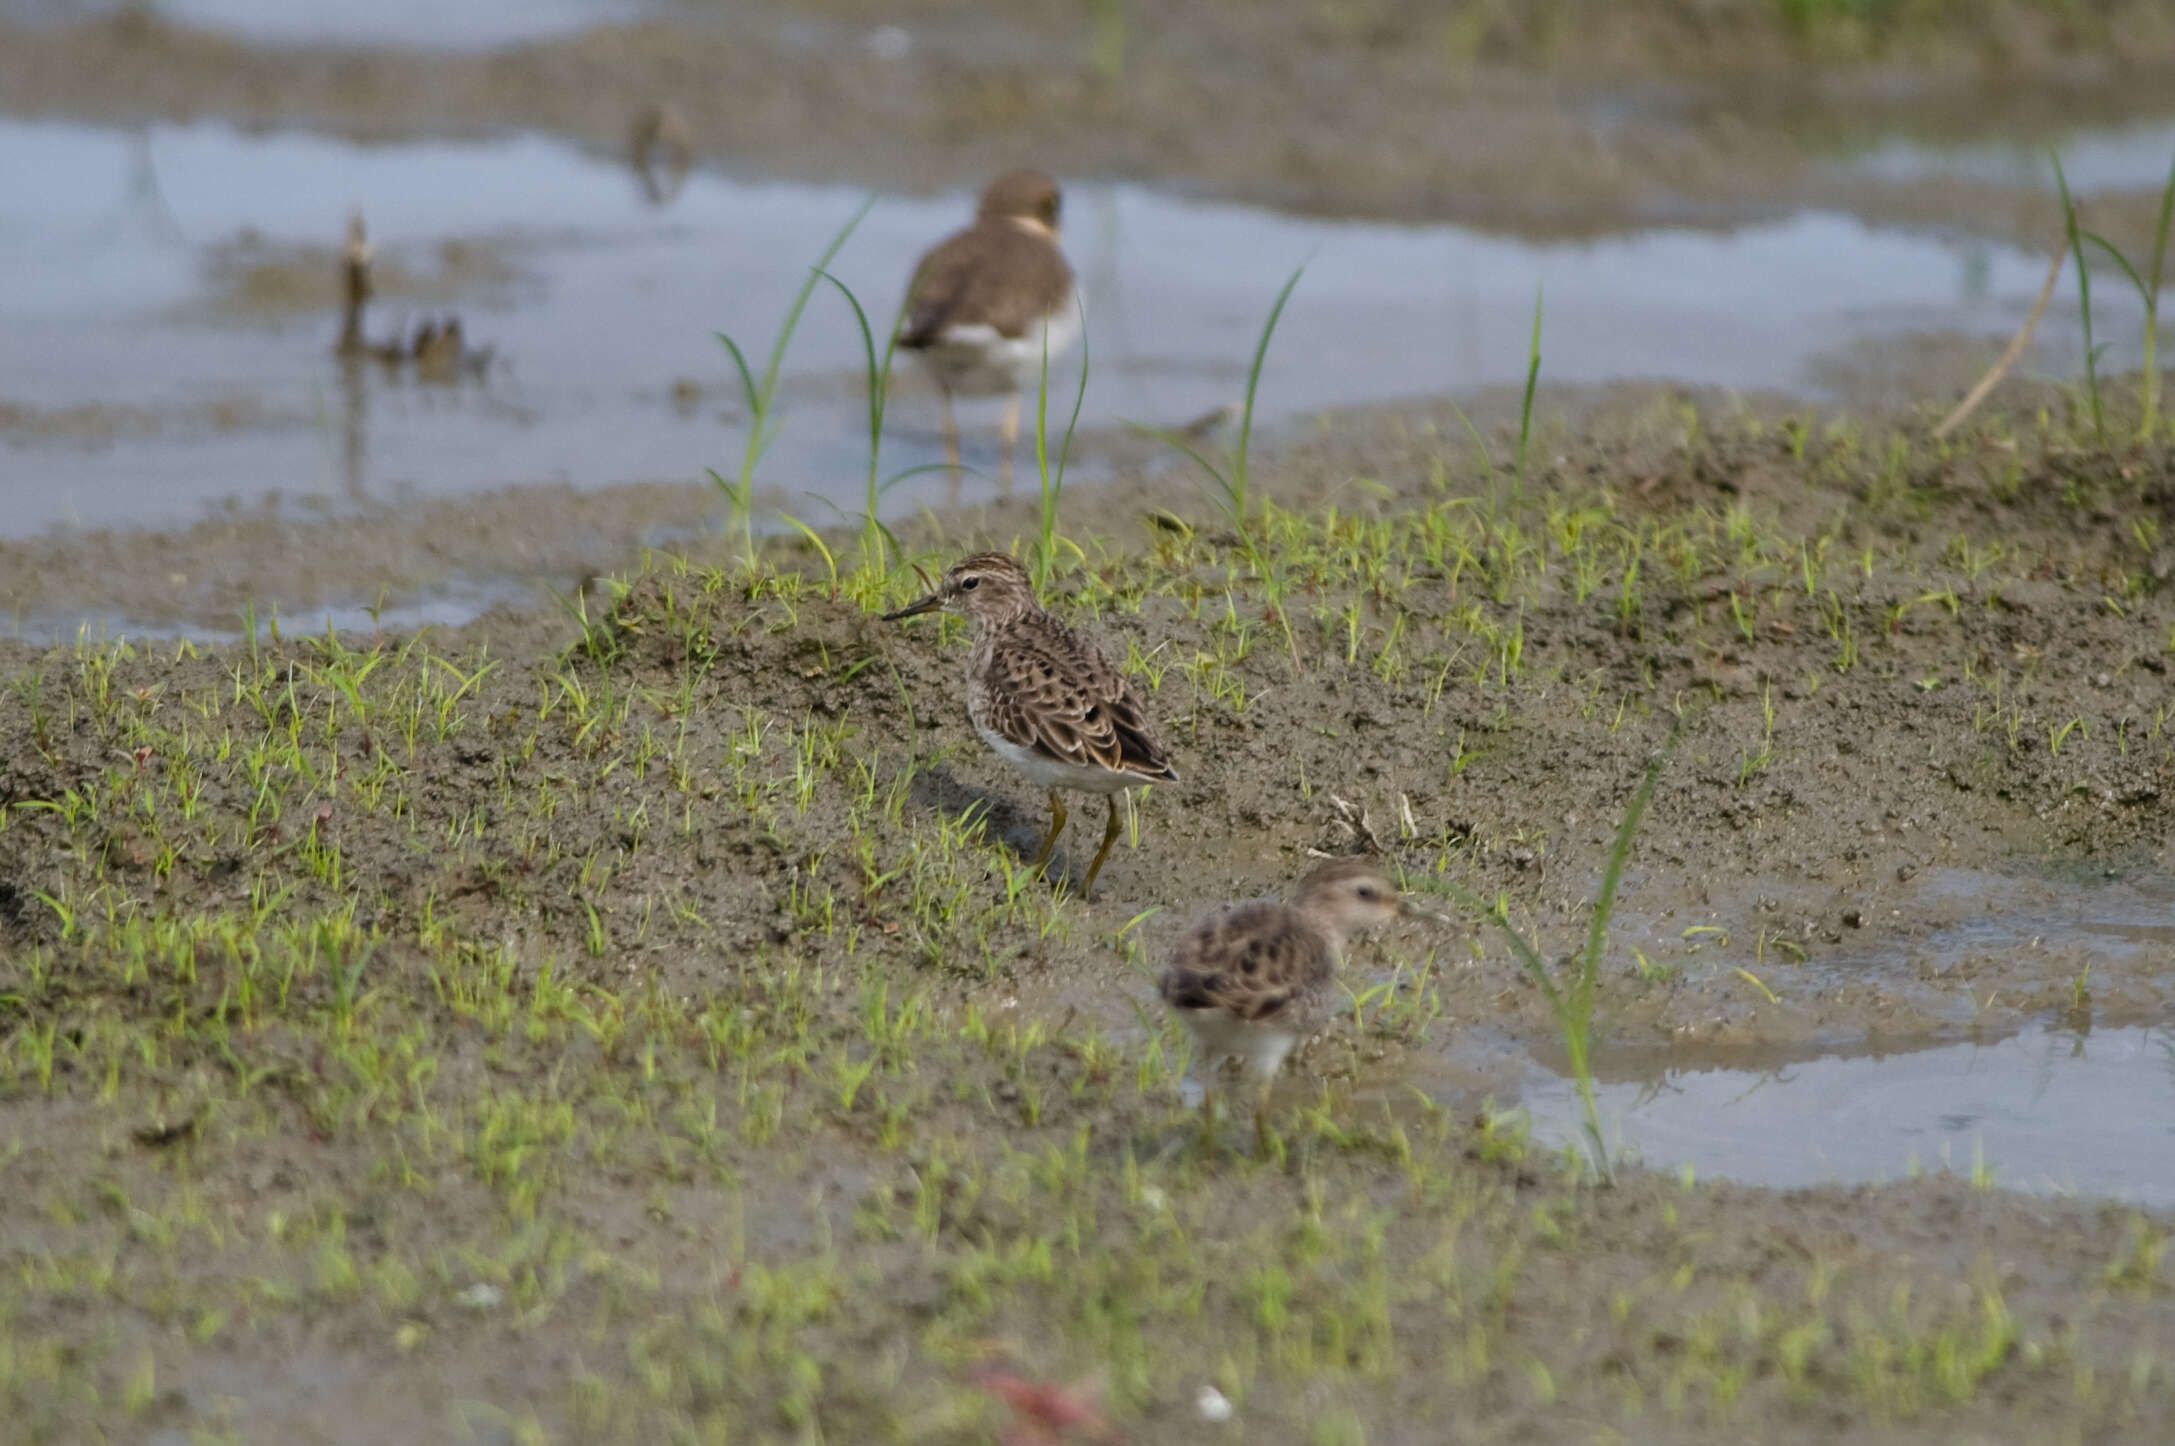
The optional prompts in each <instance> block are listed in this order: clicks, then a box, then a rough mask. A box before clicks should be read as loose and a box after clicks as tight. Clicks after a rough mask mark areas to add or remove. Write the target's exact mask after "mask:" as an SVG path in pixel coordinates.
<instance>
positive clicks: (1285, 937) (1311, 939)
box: [1162, 858, 1405, 1150]
mask: <svg viewBox="0 0 2175 1446" xmlns="http://www.w3.org/2000/svg"><path fill="white" fill-rule="evenodd" d="M1404 908H1405V902H1404V900H1403V898H1402V897H1401V896H1400V895H1399V893H1398V892H1397V888H1396V886H1395V885H1394V884H1392V883H1391V882H1390V881H1389V879H1388V878H1387V877H1385V876H1384V874H1383V872H1382V869H1381V867H1380V866H1379V865H1377V864H1376V863H1374V862H1373V861H1372V860H1370V859H1364V858H1342V859H1331V860H1330V861H1329V862H1327V863H1325V864H1322V865H1321V866H1320V867H1318V868H1316V869H1315V870H1314V871H1313V872H1312V873H1310V874H1308V875H1307V876H1306V877H1305V878H1304V879H1301V880H1300V881H1299V892H1298V896H1297V898H1296V899H1295V900H1294V901H1293V902H1291V903H1289V904H1285V903H1279V902H1277V901H1276V900H1273V899H1255V900H1252V901H1251V902H1248V903H1243V904H1225V905H1223V906H1222V907H1220V908H1217V909H1213V910H1211V911H1210V912H1209V913H1207V914H1204V915H1203V916H1202V917H1201V919H1200V920H1199V922H1197V923H1196V924H1194V926H1193V927H1192V928H1191V929H1189V930H1187V931H1186V935H1185V937H1184V938H1182V939H1180V940H1179V941H1178V947H1177V948H1176V949H1175V950H1173V951H1172V954H1171V962H1170V964H1169V966H1168V967H1166V968H1165V969H1164V971H1163V985H1162V994H1163V1002H1164V1003H1166V1004H1168V1005H1170V1007H1171V1008H1172V1009H1173V1010H1175V1011H1177V1014H1178V1017H1179V1018H1180V1019H1182V1020H1184V1021H1185V1024H1186V1028H1187V1029H1188V1030H1190V1031H1191V1032H1192V1034H1193V1038H1194V1042H1195V1045H1196V1046H1197V1048H1198V1050H1199V1056H1200V1057H1199V1060H1198V1063H1199V1066H1200V1070H1201V1084H1202V1087H1203V1095H1202V1098H1201V1120H1202V1127H1203V1129H1204V1130H1205V1131H1206V1132H1207V1133H1206V1138H1208V1139H1210V1140H1213V1139H1214V1138H1215V1128H1216V1114H1215V1103H1216V1090H1215V1084H1214V1081H1215V1076H1216V1072H1217V1070H1218V1069H1219V1068H1220V1067H1221V1066H1222V1064H1223V1062H1224V1060H1226V1059H1236V1060H1238V1062H1239V1066H1240V1070H1241V1072H1242V1073H1243V1074H1244V1075H1245V1077H1246V1079H1247V1081H1248V1082H1249V1083H1251V1084H1252V1086H1253V1089H1254V1138H1255V1141H1256V1143H1257V1145H1258V1146H1260V1147H1261V1148H1263V1149H1264V1150H1266V1147H1267V1144H1268V1107H1269V1084H1270V1082H1271V1081H1272V1080H1274V1079H1275V1078H1276V1072H1277V1070H1278V1069H1279V1068H1281V1067H1282V1065H1283V1063H1284V1057H1285V1056H1286V1055H1288V1054H1290V1053H1291V1051H1292V1048H1293V1046H1295V1045H1297V1044H1298V1043H1299V1042H1300V1041H1301V1040H1303V1039H1305V1038H1306V1037H1307V1036H1309V1035H1311V1034H1312V1033H1314V1031H1315V1030H1317V1029H1320V1028H1321V1027H1322V1025H1323V1023H1324V1022H1325V1021H1327V1019H1328V1018H1329V1014H1330V1008H1331V1004H1332V999H1331V986H1332V985H1334V984H1335V982H1336V976H1337V966H1338V964H1339V963H1340V962H1342V960H1343V957H1344V946H1345V944H1346V943H1347V942H1348V941H1349V940H1350V939H1351V938H1352V937H1353V936H1354V935H1356V934H1359V933H1361V932H1363V931H1365V930H1367V929H1371V928H1373V927H1374V926H1375V925H1377V924H1381V923H1385V922H1387V921H1388V920H1389V918H1390V917H1391V916H1392V915H1394V914H1397V913H1398V912H1400V911H1401V910H1403V909H1404Z"/></svg>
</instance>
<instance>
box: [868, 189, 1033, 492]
mask: <svg viewBox="0 0 2175 1446" xmlns="http://www.w3.org/2000/svg"><path fill="white" fill-rule="evenodd" d="M1061 205H1062V202H1061V201H1060V198H1059V194H1058V189H1057V182H1055V181H1053V180H1052V179H1050V177H1048V176H1047V175H1044V174H1043V173H1042V172H1040V171H1027V170H1020V171H1007V172H1005V173H1004V174H1003V175H1001V176H999V177H997V179H996V180H994V181H992V182H990V184H989V186H988V188H987V189H985V190H984V191H983V192H982V197H981V202H980V204H979V206H978V207H977V208H976V211H975V217H974V224H973V225H971V226H969V227H967V229H965V230H964V231H960V232H956V233H955V234H953V235H951V236H949V237H947V238H946V239H945V240H944V241H942V242H940V243H939V244H938V245H937V246H936V247H935V248H934V249H932V250H931V251H929V252H928V254H926V255H924V256H923V257H922V258H921V261H920V262H919V263H918V264H917V265H916V266H915V267H914V276H913V280H912V281H911V282H909V283H908V285H907V291H906V309H905V315H904V317H903V319H902V320H901V322H900V326H899V347H900V349H901V350H903V351H907V352H911V353H913V354H914V355H916V356H917V357H919V358H920V359H921V362H922V364H923V366H924V367H925V368H926V369H927V370H928V372H929V375H930V377H931V379H932V380H933V381H935V383H936V385H937V389H938V391H939V392H940V393H941V394H942V397H943V401H944V436H945V446H946V456H947V458H948V459H949V460H950V461H951V462H952V463H954V464H956V463H957V462H958V461H959V431H958V424H957V422H956V421H955V419H954V418H953V415H952V398H953V397H954V396H969V397H973V396H1001V395H1004V394H1005V393H1010V394H1011V397H1012V400H1011V403H1010V405H1009V407H1008V408H1007V410H1006V414H1005V421H1004V425H1003V429H1002V430H1003V440H1004V447H1005V465H1006V467H1007V469H1009V468H1010V465H1011V454H1012V448H1013V445H1014V443H1015V442H1016V440H1017V438H1018V433H1019V392H1020V389H1021V387H1022V386H1023V385H1024V384H1025V383H1026V381H1027V379H1028V378H1029V377H1030V376H1032V377H1034V378H1036V379H1037V380H1038V381H1039V379H1040V376H1041V367H1042V364H1043V360H1044V357H1045V353H1046V354H1047V355H1048V356H1051V357H1054V356H1056V355H1057V354H1058V353H1059V352H1061V351H1063V350H1064V349H1065V347H1066V345H1067V344H1068V343H1069V342H1070V341H1071V339H1072V337H1071V332H1072V327H1073V323H1074V321H1075V316H1074V301H1073V273H1072V267H1071V265H1070V264H1069V263H1068V262H1067V261H1066V260H1065V254H1064V252H1063V251H1062V250H1060V249H1059V246H1058V232H1057V222H1058V214H1059V211H1060V209H1061Z"/></svg>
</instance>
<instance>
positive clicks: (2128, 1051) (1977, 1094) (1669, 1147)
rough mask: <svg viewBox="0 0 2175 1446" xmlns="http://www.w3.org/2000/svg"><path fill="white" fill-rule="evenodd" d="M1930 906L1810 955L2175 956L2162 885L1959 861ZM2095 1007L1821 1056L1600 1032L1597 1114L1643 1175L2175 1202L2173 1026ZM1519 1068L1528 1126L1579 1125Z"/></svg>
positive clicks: (1843, 961)
mask: <svg viewBox="0 0 2175 1446" xmlns="http://www.w3.org/2000/svg"><path fill="white" fill-rule="evenodd" d="M1923 904H1924V906H1925V907H1926V908H1927V909H1928V910H1929V911H1932V912H1936V913H1938V914H1939V915H1940V916H1941V917H1942V918H1943V919H1944V920H1945V922H1943V923H1941V924H1940V925H1939V926H1938V927H1935V928H1932V929H1930V930H1928V931H1927V932H1925V933H1924V934H1921V935H1918V936H1915V937H1907V938H1899V939H1897V940H1896V941H1895V942H1893V943H1891V944H1888V945H1885V946H1866V947H1860V948H1858V949H1855V950H1846V951H1840V952H1838V953H1837V954H1835V955H1833V956H1830V957H1827V958H1825V959H1823V960H1822V961H1821V962H1820V963H1819V964H1818V965H1817V966H1805V967H1818V968H1820V969H1822V970H1825V971H1828V972H1830V973H1834V974H1846V973H1847V974H1852V975H1857V976H1861V977H1864V976H1872V977H1880V976H1881V975H1883V974H1885V975H1887V976H1888V977H1890V978H1894V979H1898V980H1908V979H1915V978H1923V977H1926V976H1927V975H1928V973H1929V972H1931V973H1933V974H1936V975H1938V974H1941V973H1945V972H1947V971H1948V970H1951V969H1954V968H1956V967H1958V966H1960V965H1965V964H1972V963H1982V964H1983V963H1989V962H1992V961H1995V960H1997V959H1998V958H1999V957H2000V956H2004V955H2006V956H2009V957H2011V958H2016V957H2028V958H2029V959H2031V960H2032V961H2033V965H2034V968H2035V969H2038V970H2040V971H2041V972H2043V973H2045V974H2048V975H2051V976H2052V977H2056V978H2077V977H2078V976H2080V975H2081V976H2082V983H2083V984H2084V986H2085V987H2086V989H2087V990H2089V987H2090V982H2091V979H2092V977H2093V974H2092V972H2090V971H2095V970H2096V971H2101V972H2103V973H2105V972H2112V971H2113V970H2115V969H2118V968H2119V969H2120V970H2121V971H2123V972H2129V971H2132V970H2137V969H2144V970H2146V971H2151V970H2153V969H2155V968H2167V967H2170V966H2175V880H2171V879H2167V878H2161V877H2152V876H2147V877H2129V878H2120V879H2113V880H2109V879H2105V878H2099V879H2090V880H2087V879H2070V878H2046V877H2023V876H2015V875H2006V874H1980V873H1971V872H1967V871H1962V870H1950V871H1946V872H1945V873H1942V874H1939V875H1936V876H1935V877H1933V878H1931V879H1929V880H1928V882H1927V888H1926V890H1925V894H1924V899H1923ZM1739 952H1748V951H1739ZM1738 963H1742V964H1743V965H1745V966H1746V967H1756V968H1772V967H1773V966H1772V965H1756V964H1755V961H1753V960H1752V959H1750V958H1749V957H1747V958H1744V959H1742V960H1738V959H1735V958H1733V957H1729V956H1727V955H1726V954H1725V956H1724V957H1723V958H1722V961H1721V963H1719V964H1717V965H1714V966H1712V967H1716V968H1722V969H1727V968H1729V967H1730V966H1732V965H1735V964H1738ZM2088 1018H2089V1011H2088V1010H2086V1011H2084V1013H2083V1014H2082V1015H2081V1016H2079V1017H2078V1018H2073V1019H2070V1020H2065V1021H2062V1022H2060V1023H2056V1022H2052V1021H2044V1022H2041V1023H2039V1024H2036V1025H2033V1026H2032V1027H2029V1028H2026V1029H2025V1030H2023V1031H2022V1032H2020V1033H2015V1034H2010V1035H2007V1036H2005V1037H1996V1038H1979V1037H1975V1032H1973V1031H1971V1030H1969V1027H1968V1024H1963V1025H1961V1026H1960V1032H1962V1033H1964V1034H1966V1035H1970V1036H1973V1037H1965V1038H1957V1037H1953V1036H1952V1037H1950V1038H1947V1039H1942V1040H1931V1041H1929V1040H1895V1041H1874V1042H1871V1043H1863V1044H1857V1045H1853V1046H1852V1047H1849V1048H1847V1049H1842V1050H1835V1051H1826V1052H1823V1051H1818V1050H1811V1051H1808V1050H1804V1049H1796V1050H1792V1049H1778V1048H1775V1047H1771V1046H1770V1047H1758V1048H1751V1049H1737V1048H1729V1047H1710V1046H1701V1045H1692V1046H1669V1047H1663V1046H1653V1047H1646V1048H1629V1047H1624V1046H1610V1045H1608V1044H1607V1043H1606V1042H1605V1041H1604V1043H1603V1045H1602V1047H1601V1048H1599V1049H1598V1050H1597V1051H1596V1052H1595V1057H1594V1062H1593V1063H1594V1076H1595V1080H1596V1082H1597V1087H1598V1088H1597V1093H1598V1096H1599V1103H1600V1108H1601V1118H1602V1127H1603V1131H1604V1135H1605V1137H1606V1138H1607V1140H1608V1143H1609V1144H1610V1146H1611V1147H1612V1148H1616V1149H1622V1150H1624V1151H1626V1152H1628V1153H1629V1154H1630V1155H1631V1156H1633V1157H1634V1158H1637V1159H1640V1160H1642V1161H1643V1162H1644V1163H1645V1164H1647V1165H1649V1166H1652V1167H1654V1168H1657V1169H1664V1170H1673V1169H1677V1168H1679V1167H1686V1166H1688V1167H1689V1168H1690V1169H1691V1170H1692V1171H1693V1172H1694V1173H1695V1174H1696V1175H1699V1176H1710V1175H1711V1176H1722V1177H1727V1178H1731V1179H1737V1180H1743V1181H1747V1182H1749V1183H1754V1184H1761V1185H1773V1186H1779V1187H1790V1186H1804V1185H1816V1184H1824V1183H1830V1182H1840V1183H1846V1184H1854V1183H1860V1182H1878V1181H1884V1180H1896V1179H1900V1178H1903V1177H1905V1176H1907V1175H1910V1174H1912V1173H1915V1172H1920V1171H1932V1170H1941V1169H1948V1170H1952V1171H1954V1172H1956V1173H1958V1174H1961V1175H1967V1176H1969V1175H1974V1174H1977V1175H1980V1176H1981V1177H1982V1178H1985V1179H1987V1180H1990V1181H1991V1183H1994V1184H1997V1185H2002V1186H2007V1187H2011V1188H2016V1189H2024V1190H2033V1191H2040V1192H2047V1193H2061V1194H2077V1195H2090V1196H2105V1197H2108V1198H2111V1199H2116V1200H2123V1201H2129V1202H2132V1203H2136V1204H2142V1205H2151V1206H2157V1207H2175V1026H2170V1025H2166V1024H2152V1025H2140V1024H2134V1023H2130V1024H2125V1025H2124V1026H2123V1027H2113V1028H2100V1029H2094V1028H2091V1027H2090V1025H2089V1024H2088V1023H2084V1022H2083V1021H2084V1020H2085V1019H2088ZM1485 1047H1486V1046H1485V1045H1479V1046H1476V1048H1475V1049H1474V1050H1473V1051H1472V1053H1473V1054H1475V1055H1477V1054H1478V1053H1480V1052H1481V1051H1482V1050H1484V1049H1485ZM1457 1053H1458V1051H1457V1050H1456V1049H1455V1048H1454V1049H1453V1052H1452V1057H1453V1059H1454V1058H1456V1057H1457ZM1512 1072H1513V1074H1515V1075H1517V1076H1519V1078H1518V1083H1517V1084H1516V1085H1515V1086H1514V1087H1513V1089H1512V1090H1511V1091H1510V1093H1512V1094H1514V1095H1515V1097H1516V1102H1517V1104H1518V1105H1519V1106H1521V1107H1522V1108H1523V1109H1524V1110H1525V1111H1526V1112H1527V1113H1528V1114H1529V1115H1530V1117H1531V1119H1532V1121H1533V1125H1534V1128H1535V1131H1536V1133H1537V1134H1539V1135H1540V1136H1542V1137H1544V1138H1547V1139H1550V1140H1556V1141H1569V1140H1572V1139H1576V1138H1579V1137H1580V1134H1581V1131H1582V1120H1583V1115H1582V1114H1581V1111H1580V1106H1579V1102H1578V1098H1577V1093H1576V1089H1575V1087H1574V1086H1573V1084H1572V1082H1571V1081H1570V1080H1569V1079H1568V1078H1565V1077H1564V1076H1563V1075H1561V1074H1559V1073H1556V1072H1555V1071H1553V1070H1551V1069H1549V1068H1547V1067H1545V1066H1543V1065H1541V1064H1539V1063H1537V1062H1535V1061H1533V1060H1531V1059H1524V1060H1521V1061H1517V1062H1515V1063H1514V1064H1513V1066H1512ZM1499 1073H1500V1072H1498V1074H1499ZM1498 1100H1499V1102H1505V1103H1507V1102H1508V1101H1507V1099H1506V1098H1505V1096H1504V1095H1503V1094H1500V1093H1499V1094H1498Z"/></svg>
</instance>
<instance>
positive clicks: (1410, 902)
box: [1397, 894, 1455, 924]
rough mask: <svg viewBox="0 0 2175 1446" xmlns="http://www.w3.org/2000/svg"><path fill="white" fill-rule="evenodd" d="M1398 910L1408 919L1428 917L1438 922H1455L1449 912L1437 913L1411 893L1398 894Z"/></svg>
mask: <svg viewBox="0 0 2175 1446" xmlns="http://www.w3.org/2000/svg"><path fill="white" fill-rule="evenodd" d="M1397 912H1398V913H1400V914H1403V915H1404V916H1405V917H1406V918H1408V919H1427V920H1430V921H1432V922H1434V923H1437V924H1448V923H1452V922H1455V921H1454V920H1452V919H1451V917H1450V916H1449V915H1448V914H1441V913H1437V912H1436V911H1435V910H1433V909H1430V908H1429V907H1427V905H1425V904H1423V903H1421V902H1420V901H1419V900H1418V899H1415V898H1414V897H1413V896H1412V895H1410V894H1399V895H1398V896H1397Z"/></svg>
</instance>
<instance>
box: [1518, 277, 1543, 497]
mask: <svg viewBox="0 0 2175 1446" xmlns="http://www.w3.org/2000/svg"><path fill="white" fill-rule="evenodd" d="M1540 379H1541V288H1540V287H1538V286H1536V287H1534V288H1533V340H1532V342H1531V343H1530V344H1529V345H1528V347H1527V349H1526V388H1525V399H1524V400H1523V401H1522V402H1521V403H1520V404H1519V407H1518V480H1519V481H1521V482H1523V481H1524V480H1525V475H1526V442H1527V440H1528V439H1529V438H1531V437H1532V435H1533V391H1534V388H1535V387H1536V386H1538V385H1539V383H1540Z"/></svg>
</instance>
